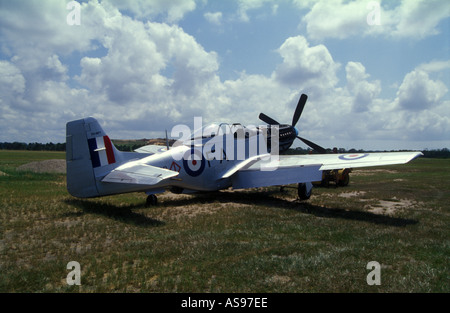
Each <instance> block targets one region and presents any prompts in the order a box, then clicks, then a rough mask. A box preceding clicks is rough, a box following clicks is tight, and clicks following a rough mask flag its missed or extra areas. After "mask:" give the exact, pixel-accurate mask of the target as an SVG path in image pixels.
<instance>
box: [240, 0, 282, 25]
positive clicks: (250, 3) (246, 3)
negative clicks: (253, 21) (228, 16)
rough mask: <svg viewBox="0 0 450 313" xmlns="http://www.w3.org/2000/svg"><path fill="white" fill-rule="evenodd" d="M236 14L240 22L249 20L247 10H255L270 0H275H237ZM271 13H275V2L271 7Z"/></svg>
mask: <svg viewBox="0 0 450 313" xmlns="http://www.w3.org/2000/svg"><path fill="white" fill-rule="evenodd" d="M237 2H238V12H237V14H238V16H239V19H240V20H241V21H242V22H250V17H249V16H248V14H247V12H248V11H250V10H255V9H259V8H261V7H263V6H264V5H266V4H269V3H271V2H276V0H238V1H237ZM271 8H272V9H271V10H272V14H276V12H277V7H276V4H275V5H273V6H272V7H271Z"/></svg>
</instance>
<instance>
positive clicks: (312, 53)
mask: <svg viewBox="0 0 450 313" xmlns="http://www.w3.org/2000/svg"><path fill="white" fill-rule="evenodd" d="M278 52H279V53H280V55H281V57H282V58H283V63H281V64H280V65H279V66H278V67H277V69H276V70H275V72H274V73H273V75H274V77H275V79H276V80H277V81H279V82H281V83H283V84H286V85H288V86H290V87H293V88H297V89H300V88H302V89H303V88H304V89H311V91H313V92H314V91H318V90H321V89H326V88H333V87H334V86H335V85H336V83H337V82H338V79H337V76H336V72H337V70H338V69H339V67H340V65H339V64H338V63H336V62H334V60H333V57H332V56H331V54H330V52H329V51H328V49H327V48H326V47H325V46H324V45H317V46H313V47H311V46H310V45H309V43H308V41H307V40H306V38H305V37H303V36H296V37H290V38H288V39H286V41H285V42H284V43H283V44H282V45H281V47H280V48H279V49H278Z"/></svg>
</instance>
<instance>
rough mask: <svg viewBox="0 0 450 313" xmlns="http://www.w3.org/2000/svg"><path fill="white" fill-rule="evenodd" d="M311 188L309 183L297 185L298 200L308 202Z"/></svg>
mask: <svg viewBox="0 0 450 313" xmlns="http://www.w3.org/2000/svg"><path fill="white" fill-rule="evenodd" d="M312 187H313V185H312V184H311V183H300V184H298V189H297V192H298V197H299V198H300V200H308V199H309V198H310V197H311V194H312Z"/></svg>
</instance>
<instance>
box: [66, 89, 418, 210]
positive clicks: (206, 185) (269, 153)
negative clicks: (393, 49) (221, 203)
mask: <svg viewBox="0 0 450 313" xmlns="http://www.w3.org/2000/svg"><path fill="white" fill-rule="evenodd" d="M306 99H307V97H306V95H302V96H301V97H300V100H299V103H298V105H297V109H296V111H295V113H294V116H293V120H292V125H287V124H280V123H278V122H277V121H275V120H273V119H272V118H270V117H268V116H267V115H265V114H263V113H261V114H260V116H259V117H260V119H261V120H263V121H265V122H266V123H267V124H269V125H268V126H260V127H253V128H252V127H244V126H242V125H240V124H233V125H229V124H220V125H217V124H212V125H208V126H206V127H203V128H201V129H199V130H197V131H196V132H194V134H193V135H192V136H190V137H189V138H187V139H186V138H185V139H184V140H179V141H178V144H176V145H173V146H172V147H169V146H168V145H167V147H163V146H152V145H149V146H144V147H142V148H139V149H137V150H135V152H122V151H119V150H117V149H116V148H115V147H114V145H113V143H112V142H111V140H110V139H109V137H108V136H107V134H106V133H105V132H104V130H103V129H102V127H101V126H100V124H99V123H98V122H97V120H96V119H94V118H92V117H88V118H83V119H79V120H75V121H71V122H68V123H67V125H66V163H67V189H68V191H69V193H70V194H71V195H72V196H75V197H79V198H91V197H101V196H107V195H114V194H121V193H128V192H145V193H146V194H147V195H148V197H147V203H148V204H156V202H157V198H156V196H155V195H156V194H158V193H162V192H164V191H166V190H171V191H172V192H175V193H195V192H208V191H217V190H222V189H227V188H229V187H232V188H233V189H245V188H254V187H266V186H281V185H289V184H298V195H299V198H300V199H301V200H307V199H309V197H310V195H311V190H312V182H314V181H320V180H321V179H322V171H326V170H335V169H342V168H357V167H369V166H380V165H391V164H404V163H407V162H409V161H411V160H412V159H414V158H416V157H418V156H420V155H422V153H420V152H387V153H361V154H324V152H325V149H323V148H322V147H320V146H319V145H317V144H315V143H313V142H311V141H309V140H307V139H304V138H301V137H300V136H298V130H297V129H296V128H295V124H296V123H297V121H298V119H299V118H300V115H301V113H302V111H303V107H304V105H305V102H306ZM296 138H298V139H300V140H302V141H303V142H304V143H306V144H307V145H309V146H311V147H312V148H313V149H315V150H317V151H319V152H321V153H322V154H312V155H282V153H283V152H284V151H286V150H287V149H288V148H289V147H290V146H291V144H292V142H293V141H294V140H295V139H296Z"/></svg>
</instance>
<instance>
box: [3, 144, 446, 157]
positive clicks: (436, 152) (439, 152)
mask: <svg viewBox="0 0 450 313" xmlns="http://www.w3.org/2000/svg"><path fill="white" fill-rule="evenodd" d="M140 147H142V144H132V145H130V144H125V145H121V144H116V148H117V149H118V150H120V151H133V150H135V149H137V148H140ZM0 150H30V151H66V143H53V142H48V143H39V142H33V143H25V142H17V141H15V142H0ZM326 150H327V153H333V149H326ZM336 150H337V151H336V152H337V153H366V152H394V150H391V151H387V150H385V151H366V150H362V149H359V150H357V149H349V150H347V149H344V148H338V149H336ZM396 151H398V150H396ZM312 152H313V151H311V149H303V148H301V147H298V148H295V149H289V150H288V151H287V154H310V153H312ZM422 153H423V156H424V157H425V158H450V150H449V149H448V148H443V149H433V150H429V149H425V150H423V151H422Z"/></svg>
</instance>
